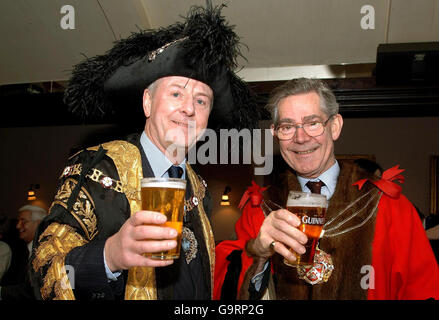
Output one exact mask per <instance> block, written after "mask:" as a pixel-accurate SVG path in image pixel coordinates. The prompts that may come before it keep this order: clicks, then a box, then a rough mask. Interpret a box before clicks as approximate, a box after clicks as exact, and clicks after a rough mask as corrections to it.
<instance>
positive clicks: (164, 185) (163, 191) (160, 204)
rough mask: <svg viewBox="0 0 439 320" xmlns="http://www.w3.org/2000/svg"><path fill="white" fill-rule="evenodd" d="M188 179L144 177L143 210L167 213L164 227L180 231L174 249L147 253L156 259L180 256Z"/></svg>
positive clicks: (146, 254)
mask: <svg viewBox="0 0 439 320" xmlns="http://www.w3.org/2000/svg"><path fill="white" fill-rule="evenodd" d="M185 192H186V180H183V179H174V178H145V179H142V210H148V211H157V212H161V213H162V214H164V215H166V218H167V221H166V222H165V223H164V224H163V226H164V227H170V228H174V229H175V230H177V232H178V236H177V238H176V239H175V240H177V247H175V248H174V249H172V250H168V251H164V252H157V253H145V256H147V257H150V258H154V259H161V260H163V259H177V258H178V257H179V256H180V247H181V232H182V229H183V214H184V195H185Z"/></svg>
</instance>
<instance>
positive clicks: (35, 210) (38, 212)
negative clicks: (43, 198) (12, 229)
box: [18, 204, 47, 221]
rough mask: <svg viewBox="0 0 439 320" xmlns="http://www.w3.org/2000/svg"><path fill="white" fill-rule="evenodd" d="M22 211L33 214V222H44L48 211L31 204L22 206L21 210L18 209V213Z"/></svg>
mask: <svg viewBox="0 0 439 320" xmlns="http://www.w3.org/2000/svg"><path fill="white" fill-rule="evenodd" d="M22 211H30V212H31V220H32V221H40V220H43V219H44V217H45V216H46V215H47V211H46V210H44V209H43V208H41V207H37V206H33V205H30V204H27V205H25V206H22V207H21V208H20V209H18V212H22Z"/></svg>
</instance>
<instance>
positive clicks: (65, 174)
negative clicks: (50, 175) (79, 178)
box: [61, 166, 72, 177]
mask: <svg viewBox="0 0 439 320" xmlns="http://www.w3.org/2000/svg"><path fill="white" fill-rule="evenodd" d="M71 171H72V167H70V166H68V167H66V168H65V169H64V171H63V173H62V175H61V177H65V176H68V175H69V174H70V172H71Z"/></svg>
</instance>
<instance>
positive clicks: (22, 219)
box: [0, 205, 47, 300]
mask: <svg viewBox="0 0 439 320" xmlns="http://www.w3.org/2000/svg"><path fill="white" fill-rule="evenodd" d="M46 215H47V211H46V210H45V209H43V208H41V207H38V206H35V205H25V206H22V207H21V208H20V209H18V220H17V224H16V229H17V231H18V236H19V237H20V239H21V240H23V241H24V242H25V243H26V248H27V253H26V259H25V260H24V261H23V262H22V263H21V264H20V265H19V266H14V267H16V268H17V267H18V268H20V270H22V271H20V272H19V273H20V274H23V275H24V279H22V280H21V281H20V282H18V283H14V284H9V285H4V286H2V287H0V298H1V299H2V300H29V299H30V300H33V299H34V294H33V289H32V286H31V282H30V278H29V267H30V266H29V258H30V256H31V255H32V249H33V241H34V238H35V233H36V230H37V228H38V225H39V224H40V223H41V221H42V220H43V219H44V218H45V217H46Z"/></svg>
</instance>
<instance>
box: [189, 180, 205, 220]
mask: <svg viewBox="0 0 439 320" xmlns="http://www.w3.org/2000/svg"><path fill="white" fill-rule="evenodd" d="M196 177H197V178H198V181H199V187H198V188H197V189H196V190H195V191H194V196H192V197H191V198H189V199H186V200H184V205H185V214H186V212H189V211H191V210H192V209H193V208H194V207H196V206H198V204H199V203H200V201H202V200H203V199H204V196H205V195H206V185H205V184H204V183H203V181H204V180H203V179H202V178H201V177H200V176H196Z"/></svg>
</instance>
